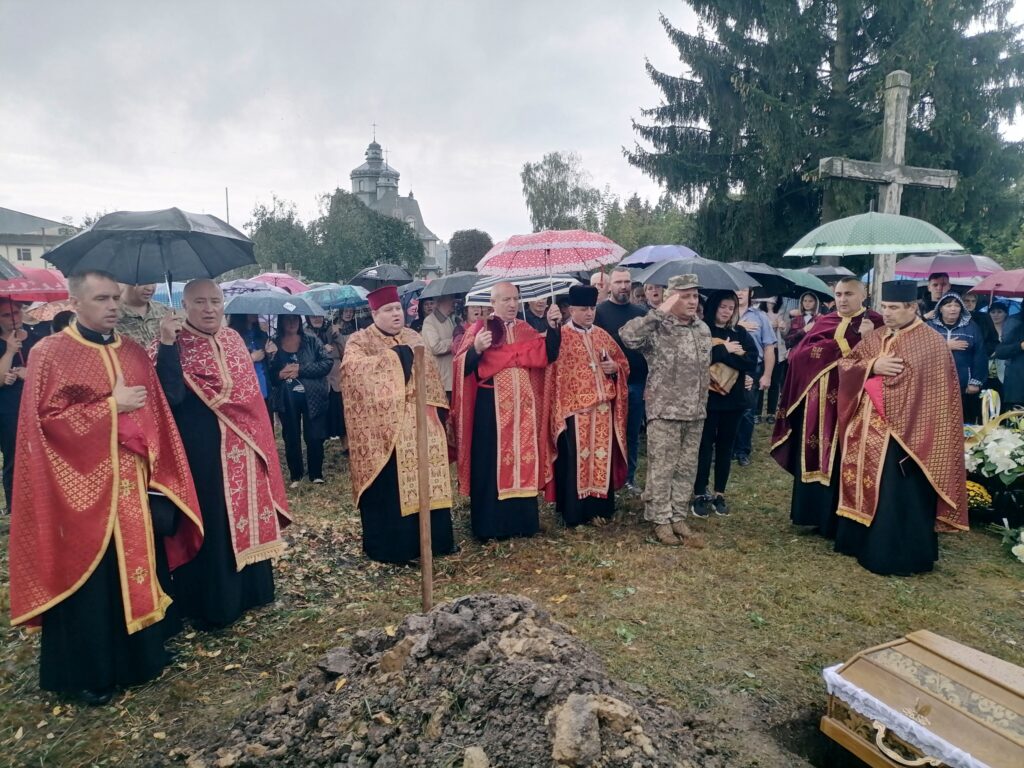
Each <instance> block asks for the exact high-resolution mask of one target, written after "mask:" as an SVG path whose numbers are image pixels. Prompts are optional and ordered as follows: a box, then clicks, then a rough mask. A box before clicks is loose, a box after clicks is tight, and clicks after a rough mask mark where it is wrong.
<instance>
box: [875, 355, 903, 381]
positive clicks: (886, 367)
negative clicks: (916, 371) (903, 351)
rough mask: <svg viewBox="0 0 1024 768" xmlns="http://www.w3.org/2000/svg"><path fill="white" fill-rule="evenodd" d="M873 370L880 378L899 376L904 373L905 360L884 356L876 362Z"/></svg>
mask: <svg viewBox="0 0 1024 768" xmlns="http://www.w3.org/2000/svg"><path fill="white" fill-rule="evenodd" d="M871 370H872V373H874V374H876V375H878V376H899V375H900V374H901V373H903V358H901V357H893V356H892V355H883V356H882V357H879V358H878V359H877V360H875V364H874V366H872V369H871Z"/></svg>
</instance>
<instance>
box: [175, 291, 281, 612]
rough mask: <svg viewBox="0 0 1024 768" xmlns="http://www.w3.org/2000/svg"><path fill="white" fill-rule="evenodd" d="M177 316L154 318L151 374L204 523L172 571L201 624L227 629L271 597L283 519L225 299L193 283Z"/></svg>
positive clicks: (258, 403)
mask: <svg viewBox="0 0 1024 768" xmlns="http://www.w3.org/2000/svg"><path fill="white" fill-rule="evenodd" d="M182 306H183V308H184V310H185V314H186V317H185V320H184V322H182V320H181V319H180V318H179V317H178V316H177V315H176V313H168V314H167V315H166V316H165V317H164V319H163V320H162V321H161V324H160V339H159V344H158V345H157V351H156V370H157V374H158V376H159V378H160V384H161V385H162V386H163V389H164V392H165V393H166V395H167V400H168V402H169V403H170V405H171V410H172V411H173V413H174V418H175V421H177V424H178V429H179V430H180V431H181V439H182V442H183V444H184V446H185V452H186V454H187V455H188V461H189V465H190V466H191V468H192V476H193V478H194V480H195V484H196V492H197V493H198V496H199V504H200V507H201V508H202V511H203V520H204V522H205V525H206V540H205V541H204V542H203V547H202V549H201V550H200V551H199V554H198V555H197V556H196V558H195V559H194V560H193V561H192V562H190V563H189V564H188V565H187V566H185V567H184V568H181V569H180V570H179V571H178V573H176V574H175V591H176V593H177V596H178V598H179V600H180V602H181V605H182V609H183V611H184V613H185V615H186V616H188V617H189V618H190V619H191V621H192V624H193V625H194V626H196V627H197V628H199V629H217V628H221V627H225V626H227V625H229V624H231V623H232V622H234V621H235V620H236V619H238V617H239V616H241V615H242V614H243V613H244V612H245V611H246V610H248V609H250V608H253V607H256V606H259V605H265V604H267V603H270V602H272V601H273V599H274V575H273V569H272V565H271V560H272V559H273V558H275V557H277V556H278V555H280V554H281V553H282V552H284V549H285V542H284V539H283V538H282V535H281V529H282V528H284V527H285V526H286V525H287V524H288V523H289V522H290V520H291V518H290V516H289V513H288V500H287V498H286V497H285V490H284V478H283V477H282V475H281V465H280V462H279V460H278V454H277V443H276V441H275V440H274V432H273V429H272V427H271V426H270V417H269V415H268V414H267V407H266V404H265V403H264V401H263V395H262V394H261V392H260V385H259V381H258V379H257V378H256V370H255V368H253V363H252V358H251V357H250V355H249V350H248V349H247V347H246V345H245V342H244V341H243V340H242V337H241V336H239V335H238V333H237V332H235V331H234V330H232V329H231V328H226V327H224V325H223V320H224V295H223V294H222V293H221V290H220V286H218V285H217V284H216V283H215V282H213V281H212V280H193V281H192V282H190V283H189V284H188V285H186V286H185V291H184V293H183V295H182Z"/></svg>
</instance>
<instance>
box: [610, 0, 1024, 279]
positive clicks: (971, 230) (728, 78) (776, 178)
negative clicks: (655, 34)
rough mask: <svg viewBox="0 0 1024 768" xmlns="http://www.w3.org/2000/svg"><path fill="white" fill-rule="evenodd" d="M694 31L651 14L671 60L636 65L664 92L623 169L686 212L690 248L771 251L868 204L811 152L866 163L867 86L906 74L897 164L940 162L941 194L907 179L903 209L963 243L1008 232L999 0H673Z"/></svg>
mask: <svg viewBox="0 0 1024 768" xmlns="http://www.w3.org/2000/svg"><path fill="white" fill-rule="evenodd" d="M688 4H689V5H690V7H691V8H692V9H693V10H694V12H695V13H696V14H697V16H698V18H699V19H700V22H701V27H700V29H699V30H698V32H697V33H696V34H689V33H686V32H684V31H682V30H679V29H676V28H675V27H673V26H672V25H671V24H670V23H669V21H668V20H667V19H666V18H665V17H664V16H662V18H661V21H662V24H663V26H664V27H665V30H666V32H667V33H668V35H669V37H670V38H671V40H672V42H673V43H674V44H675V46H676V47H677V48H678V50H679V54H680V57H681V60H682V61H683V63H684V71H683V72H682V73H681V74H680V75H678V76H677V75H674V74H669V73H665V72H661V71H659V70H657V69H655V68H654V67H653V66H651V65H650V64H649V63H648V65H647V71H648V74H649V75H650V77H651V78H652V80H653V81H654V83H655V84H656V85H657V86H658V87H659V88H660V89H661V91H662V93H663V94H664V100H663V103H662V104H661V105H660V106H657V107H654V108H651V109H645V110H643V112H642V114H643V117H644V118H646V119H645V120H644V121H643V123H635V124H634V128H635V130H636V132H637V134H638V135H639V137H640V139H641V141H642V142H643V143H642V144H641V143H637V145H636V146H635V147H634V148H633V149H632V150H627V151H626V156H627V159H628V160H629V162H630V163H631V164H633V165H635V166H636V167H638V168H640V169H641V170H643V171H644V172H646V173H647V174H649V175H650V176H652V177H653V178H655V179H657V180H659V181H660V182H662V183H664V184H665V186H666V188H667V189H668V190H669V191H670V192H673V193H677V194H679V195H681V196H682V198H683V200H684V201H685V202H686V203H687V204H696V205H699V208H698V212H697V218H696V237H697V243H696V244H697V247H698V250H701V252H702V253H705V254H706V255H709V256H715V257H743V258H748V259H764V258H772V257H774V256H777V255H778V254H780V253H781V251H783V250H784V249H785V248H786V247H788V246H789V245H791V244H792V243H793V242H794V241H795V240H796V239H797V238H798V237H800V236H801V235H802V234H804V233H805V232H806V231H808V230H809V229H810V228H812V227H813V226H815V225H816V224H817V223H818V222H819V218H820V217H821V216H822V215H824V217H825V218H826V219H831V218H835V217H838V216H843V215H848V214H851V213H860V212H863V211H865V210H867V209H868V203H869V200H870V199H872V198H873V197H874V196H875V195H876V194H877V187H875V186H874V185H871V184H859V183H856V182H844V181H835V180H831V181H827V182H821V181H817V180H815V179H813V178H812V176H813V171H814V170H815V169H816V168H817V165H818V161H819V159H820V158H822V157H826V156H830V155H839V156H846V157H852V158H856V159H865V160H876V159H877V158H878V156H879V153H880V149H881V125H882V91H883V84H884V80H885V76H886V75H887V74H888V73H889V72H891V71H892V70H895V69H904V70H906V71H908V72H909V73H910V74H911V77H912V83H911V96H910V105H911V112H910V123H909V125H908V131H907V151H906V162H907V163H908V164H910V165H918V166H927V167H936V168H952V169H955V170H957V171H959V172H960V174H961V179H960V184H959V186H958V188H957V189H956V190H955V191H954V192H946V191H942V192H940V191H935V190H921V189H912V188H907V189H906V190H905V192H904V198H903V213H905V214H908V215H913V216H918V217H921V218H924V219H927V220H929V221H932V222H933V223H935V224H937V225H938V226H940V227H941V228H942V229H944V230H945V231H947V232H949V234H951V235H952V236H953V237H954V238H956V239H957V240H959V241H960V242H961V243H963V244H964V245H965V246H966V247H968V248H970V249H972V250H975V251H979V250H981V249H983V248H984V247H985V246H986V245H989V244H991V243H993V242H995V241H998V240H999V239H1000V238H1003V240H1004V241H1005V233H1006V231H1007V230H1008V229H1009V230H1012V231H1013V232H1016V231H1017V229H1018V226H1019V221H1020V213H1021V205H1020V198H1019V193H1018V192H1017V190H1016V183H1017V180H1018V179H1019V178H1020V177H1021V176H1022V174H1024V148H1022V146H1021V145H1020V144H1018V143H1010V142H1007V141H1005V140H1003V139H1002V138H1001V137H1000V135H999V123H1000V121H1001V120H1008V119H1012V117H1013V115H1014V113H1015V111H1016V109H1017V108H1018V106H1020V105H1021V104H1022V102H1024V89H1022V81H1024V47H1022V43H1021V40H1020V27H1019V26H1016V25H1012V24H1010V23H1008V21H1007V18H1006V14H1007V12H1008V11H1009V10H1010V8H1011V7H1012V3H1011V2H1010V0H930V2H926V3H922V2H918V1H917V0H887V1H886V2H881V1H880V0H876V1H872V0H805V1H804V2H799V3H797V2H792V0H761V1H760V2H755V3H751V2H747V1H746V0H688Z"/></svg>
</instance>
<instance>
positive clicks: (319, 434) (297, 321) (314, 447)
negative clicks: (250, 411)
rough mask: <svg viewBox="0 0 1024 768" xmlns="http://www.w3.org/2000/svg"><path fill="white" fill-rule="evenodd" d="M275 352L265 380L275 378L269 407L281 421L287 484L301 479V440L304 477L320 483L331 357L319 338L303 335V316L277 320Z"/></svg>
mask: <svg viewBox="0 0 1024 768" xmlns="http://www.w3.org/2000/svg"><path fill="white" fill-rule="evenodd" d="M274 341H275V343H276V345H277V352H276V354H275V355H274V356H273V358H272V359H271V361H270V378H271V380H272V381H274V382H276V384H277V386H276V388H275V390H274V410H275V411H276V412H277V413H278V415H279V417H280V419H281V434H282V436H283V437H284V453H285V460H286V461H287V463H288V470H289V472H290V473H291V481H292V483H291V487H292V488H296V487H298V484H299V481H300V480H301V479H302V477H303V474H304V473H303V462H302V441H303V438H305V443H306V462H307V464H308V467H309V477H310V479H311V480H312V481H313V482H314V483H322V482H323V481H324V468H323V465H324V439H325V438H326V436H327V397H328V386H327V374H328V373H330V372H331V365H332V364H333V361H332V360H331V358H330V357H328V356H327V353H326V352H325V351H324V345H323V344H321V343H320V340H319V339H317V338H316V336H313V335H312V334H309V333H303V330H302V318H301V317H299V316H298V315H281V316H280V317H278V318H277V338H276V339H275V340H274Z"/></svg>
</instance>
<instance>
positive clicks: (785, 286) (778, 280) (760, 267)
mask: <svg viewBox="0 0 1024 768" xmlns="http://www.w3.org/2000/svg"><path fill="white" fill-rule="evenodd" d="M729 263H730V264H732V266H734V267H737V268H739V269H741V270H743V271H744V272H746V273H747V274H748V275H750V277H752V278H754V279H755V280H757V282H759V283H760V284H761V288H763V289H764V290H763V293H765V294H766V295H768V296H786V295H788V294H789V293H790V292H791V291H792V290H793V281H792V280H790V279H789V278H788V277H786V276H785V275H784V274H782V273H781V272H779V270H777V269H776V268H775V267H772V266H769V265H768V264H762V263H760V262H758V261H730V262H729Z"/></svg>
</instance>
